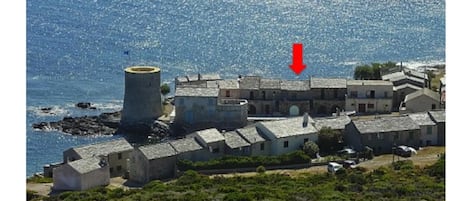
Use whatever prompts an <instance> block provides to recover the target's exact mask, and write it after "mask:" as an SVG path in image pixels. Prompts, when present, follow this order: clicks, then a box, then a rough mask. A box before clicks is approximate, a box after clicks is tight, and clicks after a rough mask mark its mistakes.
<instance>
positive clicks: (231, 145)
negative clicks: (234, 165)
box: [222, 131, 251, 156]
mask: <svg viewBox="0 0 469 201" xmlns="http://www.w3.org/2000/svg"><path fill="white" fill-rule="evenodd" d="M222 134H223V136H224V137H225V143H226V146H225V150H224V152H225V154H226V155H236V156H249V155H250V152H251V150H250V148H251V144H249V143H248V142H247V141H246V140H244V139H243V138H242V137H241V136H240V135H239V134H238V132H236V131H230V132H226V133H222Z"/></svg>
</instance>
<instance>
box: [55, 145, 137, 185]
mask: <svg viewBox="0 0 469 201" xmlns="http://www.w3.org/2000/svg"><path fill="white" fill-rule="evenodd" d="M133 149H134V148H133V147H132V145H130V144H129V142H127V140H125V139H124V138H120V139H117V140H111V141H107V142H100V143H95V144H89V145H83V146H78V147H73V148H70V149H67V150H65V151H64V152H63V161H64V163H68V162H71V161H75V160H78V159H84V158H91V157H94V156H104V157H105V158H106V161H107V162H108V166H109V171H110V175H111V177H118V176H125V175H126V173H127V172H128V171H129V168H128V167H127V163H128V159H129V158H130V153H131V152H132V150H133Z"/></svg>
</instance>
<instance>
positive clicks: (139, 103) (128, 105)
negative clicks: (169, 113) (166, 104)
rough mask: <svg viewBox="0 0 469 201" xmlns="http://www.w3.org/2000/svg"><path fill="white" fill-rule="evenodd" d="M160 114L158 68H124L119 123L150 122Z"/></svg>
mask: <svg viewBox="0 0 469 201" xmlns="http://www.w3.org/2000/svg"><path fill="white" fill-rule="evenodd" d="M161 114H162V105H161V91H160V68H158V67H152V66H132V67H128V68H126V69H125V92H124V108H123V109H122V116H121V125H122V126H124V127H126V126H132V125H138V124H152V123H153V121H154V120H156V119H157V118H158V117H160V116H161Z"/></svg>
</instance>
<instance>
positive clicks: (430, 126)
mask: <svg viewBox="0 0 469 201" xmlns="http://www.w3.org/2000/svg"><path fill="white" fill-rule="evenodd" d="M409 117H410V118H411V119H412V120H413V121H414V122H415V123H417V124H418V125H419V126H420V143H419V145H420V146H431V145H437V143H438V127H437V126H436V123H435V122H434V121H433V120H432V119H431V118H430V115H429V114H428V112H419V113H412V114H409Z"/></svg>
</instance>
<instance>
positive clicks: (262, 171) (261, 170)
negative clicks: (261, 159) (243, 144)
mask: <svg viewBox="0 0 469 201" xmlns="http://www.w3.org/2000/svg"><path fill="white" fill-rule="evenodd" d="M256 172H257V173H259V174H262V173H265V167H264V166H262V165H260V166H258V167H257V168H256Z"/></svg>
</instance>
